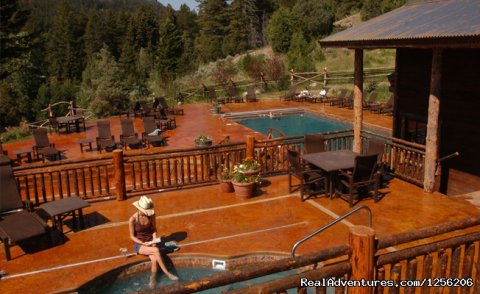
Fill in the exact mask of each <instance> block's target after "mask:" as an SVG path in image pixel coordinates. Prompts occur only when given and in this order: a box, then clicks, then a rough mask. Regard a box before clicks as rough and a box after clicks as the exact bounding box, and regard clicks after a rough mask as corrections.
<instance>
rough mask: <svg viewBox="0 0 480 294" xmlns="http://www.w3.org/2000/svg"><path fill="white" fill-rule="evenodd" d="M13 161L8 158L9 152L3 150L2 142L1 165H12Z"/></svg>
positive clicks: (0, 148)
mask: <svg viewBox="0 0 480 294" xmlns="http://www.w3.org/2000/svg"><path fill="white" fill-rule="evenodd" d="M11 163H12V160H11V159H10V157H8V152H7V150H3V146H2V143H1V142H0V165H4V164H8V165H10V164H11Z"/></svg>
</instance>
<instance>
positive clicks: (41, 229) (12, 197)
mask: <svg viewBox="0 0 480 294" xmlns="http://www.w3.org/2000/svg"><path fill="white" fill-rule="evenodd" d="M0 187H2V193H1V194H0V240H1V241H2V243H3V247H4V248H5V258H6V260H7V261H8V260H10V259H11V255H10V247H11V246H13V245H15V244H18V243H19V242H22V241H27V240H29V239H31V238H34V237H38V236H41V235H49V234H47V233H48V230H47V229H48V225H47V223H46V222H45V221H44V220H43V219H42V218H41V217H40V216H39V215H37V214H36V213H32V212H29V211H26V210H25V209H26V208H28V209H31V207H32V205H29V204H28V203H27V202H22V200H21V198H20V194H19V192H18V189H17V182H16V181H15V177H14V175H13V170H12V167H11V166H10V165H2V166H0ZM49 242H50V243H52V242H51V239H50V238H49Z"/></svg>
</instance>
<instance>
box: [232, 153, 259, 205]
mask: <svg viewBox="0 0 480 294" xmlns="http://www.w3.org/2000/svg"><path fill="white" fill-rule="evenodd" d="M259 179H260V164H259V163H258V161H256V160H255V159H245V160H243V161H242V162H241V163H239V164H236V165H235V166H234V168H233V173H232V184H233V187H234V189H235V195H236V196H237V197H239V198H242V199H247V198H250V197H252V195H253V191H254V189H255V184H256V183H258V181H259Z"/></svg>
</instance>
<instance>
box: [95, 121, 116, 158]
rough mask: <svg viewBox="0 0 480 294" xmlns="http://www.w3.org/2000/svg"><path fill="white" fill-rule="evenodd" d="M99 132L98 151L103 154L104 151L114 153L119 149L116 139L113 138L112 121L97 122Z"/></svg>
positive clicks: (97, 139)
mask: <svg viewBox="0 0 480 294" xmlns="http://www.w3.org/2000/svg"><path fill="white" fill-rule="evenodd" d="M97 130H98V136H97V137H96V141H97V150H98V151H100V152H102V150H105V151H108V152H112V151H113V150H114V149H115V148H117V143H115V138H114V137H113V135H112V133H111V131H110V121H108V120H99V121H97Z"/></svg>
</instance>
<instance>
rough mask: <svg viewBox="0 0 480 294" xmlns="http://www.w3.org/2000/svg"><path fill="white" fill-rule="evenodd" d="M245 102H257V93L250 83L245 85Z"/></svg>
mask: <svg viewBox="0 0 480 294" xmlns="http://www.w3.org/2000/svg"><path fill="white" fill-rule="evenodd" d="M245 102H257V94H255V86H253V85H250V86H248V87H247V96H245Z"/></svg>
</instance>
